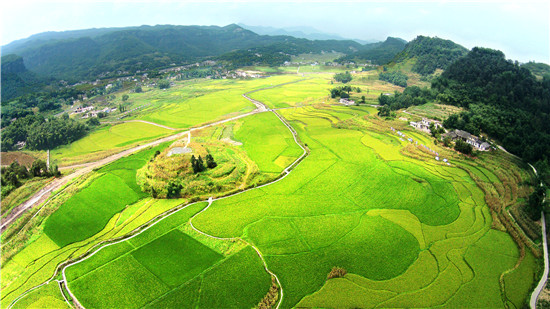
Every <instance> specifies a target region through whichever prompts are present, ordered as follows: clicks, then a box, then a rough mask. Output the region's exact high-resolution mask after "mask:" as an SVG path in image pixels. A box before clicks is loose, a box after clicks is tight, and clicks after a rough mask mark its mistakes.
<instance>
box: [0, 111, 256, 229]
mask: <svg viewBox="0 0 550 309" xmlns="http://www.w3.org/2000/svg"><path fill="white" fill-rule="evenodd" d="M260 112H263V111H259V110H254V111H252V112H249V113H246V114H242V115H239V116H235V117H231V118H228V119H224V120H220V121H216V122H213V123H209V124H205V125H202V126H199V127H195V128H191V129H189V130H187V131H184V132H180V133H178V134H174V135H170V136H167V137H164V138H161V139H158V140H155V141H152V142H149V143H147V144H143V145H140V146H136V147H134V148H130V149H127V150H124V151H122V152H119V153H117V154H114V155H111V156H108V157H106V158H103V159H101V160H99V161H96V162H91V163H86V164H82V165H79V167H82V168H81V169H79V170H77V171H75V172H74V173H71V174H68V175H65V176H63V177H61V178H57V179H55V180H53V181H52V182H51V183H49V184H48V185H47V186H45V187H44V188H43V189H42V190H40V191H39V192H37V193H36V194H34V195H33V196H31V197H30V198H29V199H28V200H27V201H25V202H23V203H22V204H20V205H19V206H17V207H15V208H14V209H13V210H12V211H11V212H10V213H9V214H8V215H7V216H6V217H4V218H3V219H2V223H1V225H0V231H4V230H5V229H6V228H7V227H8V226H9V225H10V224H12V223H13V222H14V221H15V220H17V219H18V218H19V217H21V216H22V215H23V214H24V213H25V212H26V211H28V210H30V209H32V208H34V207H36V206H38V205H40V204H42V203H43V202H44V201H45V200H47V199H48V198H49V197H50V196H51V193H52V192H53V191H56V190H58V189H61V188H62V187H63V186H64V185H66V184H67V183H68V182H69V181H71V180H73V179H74V178H76V177H79V176H82V175H85V174H87V173H89V172H91V171H92V170H94V169H96V168H99V167H101V166H103V165H106V164H109V163H111V162H113V161H116V160H118V159H120V158H122V157H125V156H127V155H130V154H132V153H134V152H138V151H140V150H143V149H145V148H148V147H151V146H156V145H159V144H162V143H164V142H168V141H173V140H176V139H178V138H181V137H183V136H185V135H187V134H189V133H190V131H194V130H200V129H204V128H208V127H211V126H215V125H218V124H222V123H225V122H229V121H233V120H237V119H240V118H243V117H247V116H250V115H253V114H257V113H260ZM72 167H73V168H74V167H75V166H72Z"/></svg>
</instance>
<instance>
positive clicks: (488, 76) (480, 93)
mask: <svg viewBox="0 0 550 309" xmlns="http://www.w3.org/2000/svg"><path fill="white" fill-rule="evenodd" d="M432 88H433V89H436V90H437V91H438V92H439V94H438V95H437V98H438V99H439V100H440V101H441V102H443V103H446V104H451V105H456V106H461V107H465V108H467V109H468V110H467V111H464V112H462V113H461V114H458V115H452V116H450V117H449V118H448V119H447V120H445V122H444V125H445V127H447V128H453V129H461V130H465V131H468V132H470V133H472V134H474V135H479V134H480V133H481V132H484V133H487V134H489V135H490V136H491V137H493V138H495V139H497V140H498V141H500V142H501V144H502V145H503V146H504V147H505V148H506V149H507V150H509V151H511V152H512V153H515V154H517V155H519V156H521V157H522V158H524V159H525V160H527V161H529V162H535V161H539V160H546V161H548V158H549V157H550V125H549V124H550V78H544V79H543V80H542V81H537V79H536V78H535V77H534V76H533V75H532V74H531V72H530V71H529V70H527V69H525V68H522V67H521V66H520V65H519V64H518V63H517V62H516V63H513V62H512V61H509V60H506V59H505V57H504V54H503V53H502V52H500V51H496V50H491V49H486V48H474V49H472V51H471V52H470V53H468V55H466V56H465V57H463V58H460V59H459V60H457V61H456V62H455V63H453V64H452V65H451V66H450V67H449V68H448V69H447V70H446V71H445V72H444V73H443V74H442V75H441V76H440V77H439V78H437V79H435V80H434V81H432Z"/></svg>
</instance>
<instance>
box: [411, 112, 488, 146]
mask: <svg viewBox="0 0 550 309" xmlns="http://www.w3.org/2000/svg"><path fill="white" fill-rule="evenodd" d="M432 123H433V125H434V127H435V128H436V129H437V128H440V127H443V126H442V125H441V122H439V121H437V120H431V119H426V118H423V119H422V120H421V121H418V122H413V121H411V122H410V125H411V126H412V127H413V128H415V129H418V130H422V131H426V132H430V125H431V124H432ZM442 136H443V138H445V137H449V138H450V139H451V140H453V141H455V140H457V139H461V140H463V141H465V142H466V143H468V144H470V145H472V146H473V147H474V148H476V149H477V150H481V151H486V150H490V149H491V145H490V144H489V143H487V142H484V141H482V140H481V139H480V138H479V137H477V136H475V135H472V134H470V133H468V132H466V131H462V130H453V131H450V132H447V133H445V134H443V135H442Z"/></svg>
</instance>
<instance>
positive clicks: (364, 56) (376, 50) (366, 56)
mask: <svg viewBox="0 0 550 309" xmlns="http://www.w3.org/2000/svg"><path fill="white" fill-rule="evenodd" d="M406 44H407V41H405V40H403V39H400V38H392V37H388V38H387V39H386V41H384V42H377V43H371V44H366V45H364V46H363V48H362V49H361V50H359V51H356V52H354V53H352V54H349V55H347V56H343V57H341V58H340V59H338V60H337V61H338V62H341V63H343V62H350V61H351V62H356V63H361V62H363V63H364V62H367V61H369V62H371V63H373V64H378V65H382V64H386V63H388V62H389V61H391V60H392V59H393V58H394V57H395V56H396V55H397V54H398V53H399V52H401V51H402V50H403V49H404V48H405V45H406Z"/></svg>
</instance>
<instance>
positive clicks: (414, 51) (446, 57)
mask: <svg viewBox="0 0 550 309" xmlns="http://www.w3.org/2000/svg"><path fill="white" fill-rule="evenodd" d="M467 52H468V50H467V49H466V48H464V47H462V46H460V45H458V44H456V43H454V42H453V41H451V40H444V39H440V38H437V37H435V38H431V37H427V36H422V35H420V36H418V37H416V38H415V39H414V40H412V41H410V42H409V43H407V45H406V46H405V48H404V49H403V51H401V52H400V53H399V54H397V55H396V56H395V58H394V59H393V62H403V61H406V60H407V59H411V58H416V63H415V64H414V65H413V67H412V71H413V72H416V73H419V74H421V75H429V74H433V73H434V72H435V70H436V69H442V70H445V69H447V67H448V66H449V65H450V64H451V63H453V62H454V61H455V60H457V59H458V58H460V57H462V56H464V55H466V53H467Z"/></svg>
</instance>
